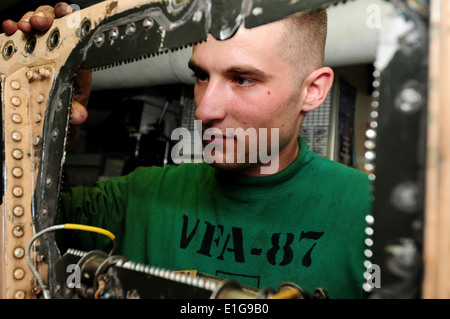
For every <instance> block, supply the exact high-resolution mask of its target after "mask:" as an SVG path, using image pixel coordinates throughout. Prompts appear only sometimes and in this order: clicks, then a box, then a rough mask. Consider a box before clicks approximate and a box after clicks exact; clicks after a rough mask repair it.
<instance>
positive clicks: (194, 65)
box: [188, 59, 203, 72]
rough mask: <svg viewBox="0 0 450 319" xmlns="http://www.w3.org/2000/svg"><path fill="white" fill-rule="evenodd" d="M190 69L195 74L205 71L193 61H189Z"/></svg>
mask: <svg viewBox="0 0 450 319" xmlns="http://www.w3.org/2000/svg"><path fill="white" fill-rule="evenodd" d="M188 67H189V69H191V70H192V71H194V72H196V71H203V69H202V68H201V67H200V65H198V64H197V63H196V62H195V61H194V60H193V59H190V60H189V62H188Z"/></svg>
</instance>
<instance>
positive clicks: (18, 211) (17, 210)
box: [13, 205, 24, 217]
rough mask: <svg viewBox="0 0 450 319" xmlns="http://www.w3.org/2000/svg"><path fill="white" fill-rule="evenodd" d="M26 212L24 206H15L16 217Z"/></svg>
mask: <svg viewBox="0 0 450 319" xmlns="http://www.w3.org/2000/svg"><path fill="white" fill-rule="evenodd" d="M23 213H24V209H23V207H22V206H20V205H18V206H15V207H14V208H13V214H14V216H16V217H21V216H22V215H23Z"/></svg>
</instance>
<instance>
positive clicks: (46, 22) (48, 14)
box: [18, 6, 55, 32]
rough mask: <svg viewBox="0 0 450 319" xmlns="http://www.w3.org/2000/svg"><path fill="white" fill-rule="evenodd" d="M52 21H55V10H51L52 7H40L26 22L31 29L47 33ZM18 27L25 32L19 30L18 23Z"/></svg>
mask: <svg viewBox="0 0 450 319" xmlns="http://www.w3.org/2000/svg"><path fill="white" fill-rule="evenodd" d="M53 20H55V10H54V9H53V7H51V6H40V7H39V8H37V9H36V11H34V13H33V15H32V16H31V17H30V18H29V20H28V22H29V24H30V26H31V28H32V29H36V30H38V31H47V30H48V29H49V28H50V27H51V26H52V24H53ZM18 27H19V29H20V30H22V31H23V32H26V31H25V30H23V29H21V28H20V22H19V23H18ZM32 29H31V31H32ZM28 32H30V31H28Z"/></svg>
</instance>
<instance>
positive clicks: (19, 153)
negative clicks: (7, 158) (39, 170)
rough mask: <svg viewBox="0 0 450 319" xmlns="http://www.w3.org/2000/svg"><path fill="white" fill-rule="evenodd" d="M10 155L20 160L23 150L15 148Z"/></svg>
mask: <svg viewBox="0 0 450 319" xmlns="http://www.w3.org/2000/svg"><path fill="white" fill-rule="evenodd" d="M12 157H13V158H14V159H16V160H20V159H22V158H23V152H22V151H21V150H19V149H15V150H13V152H12Z"/></svg>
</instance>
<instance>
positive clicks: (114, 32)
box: [109, 27, 119, 40]
mask: <svg viewBox="0 0 450 319" xmlns="http://www.w3.org/2000/svg"><path fill="white" fill-rule="evenodd" d="M118 37H119V28H117V27H113V28H112V29H111V30H110V31H109V39H110V40H116V39H117V38H118Z"/></svg>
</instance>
